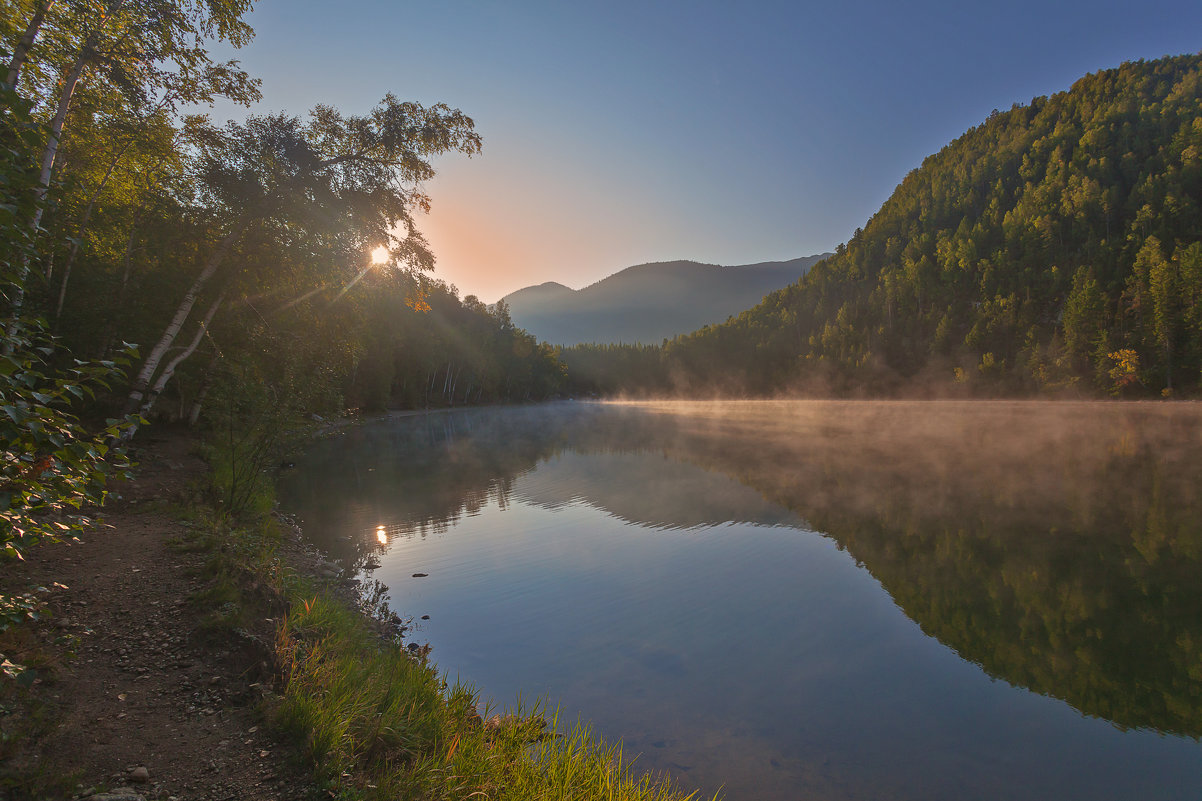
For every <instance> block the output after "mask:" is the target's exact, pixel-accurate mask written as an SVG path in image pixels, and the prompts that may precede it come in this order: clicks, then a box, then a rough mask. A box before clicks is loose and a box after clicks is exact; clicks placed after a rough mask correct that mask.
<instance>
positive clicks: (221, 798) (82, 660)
mask: <svg viewBox="0 0 1202 801" xmlns="http://www.w3.org/2000/svg"><path fill="white" fill-rule="evenodd" d="M138 445H139V448H140V451H139V453H137V454H136V458H137V460H138V461H139V462H140V466H139V467H138V469H137V471H136V472H137V478H136V479H135V480H134V481H133V482H131V483H130V484H128V485H125V486H123V487H120V488H118V491H119V492H120V494H121V496H122V497H121V498H120V499H119V500H116V501H115V502H113V503H112V504H111V505H110V506H108V507H106V509H105V520H104V525H103V527H101V528H98V529H97V530H94V531H91V532H89V533H88V534H87V535H86V536H84V537H83V540H84V542H83V543H82V544H70V545H51V546H45V547H42V548H38V549H35V550H34V552H32V553H31V554H30V555H29V558H28V559H27V561H26V562H25V563H23V564H20V565H15V566H8V567H6V568H5V572H4V575H3V576H0V586H2V587H3V588H4V589H6V590H10V591H11V590H19V589H23V588H24V587H26V586H28V585H31V584H35V585H36V584H41V585H45V586H50V585H51V583H52V582H59V583H61V584H63V585H66V588H65V589H58V588H56V589H54V590H53V592H52V593H51V595H50V602H51V609H52V611H53V618H52V620H51V621H50V623H49V625H47V626H44V627H43V628H42V630H41V631H40V632H39V636H40V639H41V641H42V644H43V647H44V648H47V649H49V653H50V655H51V657H52V664H51V665H50V666H49V668H48V669H43V670H41V671H39V675H40V676H44V677H45V678H43V679H41V680H39V682H38V684H37V685H35V688H34V693H35V695H36V697H37V698H38V700H39V702H40V703H44V707H43V709H42V713H43V714H41V716H40V719H41V721H42V722H41V723H39V722H38V719H35V717H34V716H31V715H30V714H29V710H28V709H26V710H24V711H21V710H10V711H9V712H8V714H7V715H6V717H7V718H8V720H5V721H3V728H4V730H5V732H11V731H16V730H20V729H25V728H28V727H29V726H31V725H34V726H35V728H38V729H40V731H39V732H38V734H37V735H36V736H31V737H26V738H25V739H24V740H23V741H21V747H20V748H19V750H18V751H17V753H15V754H13V755H11V756H10V758H9V759H8V760H6V761H5V762H0V778H4V779H6V780H7V784H8V787H7V788H5V787H4V786H2V785H0V798H9V799H13V801H25V799H33V798H36V799H38V800H39V801H40V800H41V799H45V798H64V799H67V798H78V797H83V796H87V795H89V794H91V795H92V797H93V798H95V799H115V798H121V799H129V800H130V801H132V799H135V798H138V797H141V798H144V799H169V798H174V799H179V801H226V799H231V800H232V799H239V801H244V800H245V801H255V800H256V799H300V798H305V797H307V796H311V795H312V794H313V790H312V788H311V787H310V786H309V784H308V782H307V780H306V777H305V772H304V771H303V770H302V769H301V767H300V766H299V761H298V760H297V759H296V758H295V755H293V754H291V753H289V752H288V750H287V749H286V748H285V747H283V746H281V745H280V744H279V743H277V742H275V741H273V740H272V739H271V737H270V736H269V735H268V734H267V733H266V732H265V731H264V728H263V727H262V721H261V719H260V716H259V714H258V713H257V712H256V705H257V703H258V702H259V700H260V699H261V698H262V693H263V691H264V688H266V687H267V685H268V683H269V682H270V669H269V668H268V665H267V659H268V658H269V657H268V655H267V651H266V650H265V649H264V647H263V646H262V645H257V644H256V638H257V639H258V641H259V642H260V643H264V642H269V641H270V640H269V638H270V636H271V632H272V630H273V628H274V624H273V622H272V621H271V620H270V619H269V618H266V617H259V618H258V619H256V620H255V621H253V622H251V623H250V624H248V626H247V629H248V631H246V632H245V633H242V634H238V635H235V636H230V635H228V634H224V635H219V636H214V635H213V634H210V633H206V632H205V631H204V630H203V629H202V628H201V627H200V620H201V618H202V616H203V615H204V614H205V613H206V612H207V611H209V610H204V609H198V608H196V605H194V604H190V603H188V602H187V598H188V596H189V595H190V594H191V593H193V592H194V591H196V590H197V589H199V588H201V587H202V586H203V584H204V583H205V581H206V580H205V578H204V577H203V571H202V569H203V564H204V561H205V558H206V557H205V555H204V554H203V553H200V552H190V551H188V550H186V549H181V548H179V547H178V546H173V545H172V544H171V543H172V542H173V541H179V540H180V539H182V538H185V537H186V535H187V533H188V528H187V524H185V523H183V522H181V521H180V520H178V519H177V518H176V517H175V516H174V515H173V514H171V512H170V511H169V509H168V508H167V505H168V504H169V503H171V502H173V501H177V500H180V499H181V497H183V496H184V495H185V494H186V493H188V492H189V491H190V490H189V487H190V486H192V485H193V484H194V482H196V481H198V480H200V478H201V477H202V476H203V474H204V470H205V466H204V463H203V462H202V461H201V460H200V459H199V458H198V457H196V456H195V455H193V454H192V453H191V452H190V447H191V445H190V442H189V440H188V439H187V438H185V437H182V436H176V435H171V434H169V433H168V434H164V433H163V432H158V431H156V432H147V433H146V435H145V439H140V440H139V442H138ZM266 614H270V612H267V613H266ZM63 635H66V637H65V638H64V637H63ZM56 638H57V639H66V640H67V642H65V643H60V644H54V643H53V640H54V639H56ZM72 642H73V644H72ZM69 649H70V650H74V656H73V657H72V656H70V654H69V653H68V650H69ZM260 682H262V683H260ZM0 712H3V710H0ZM22 716H24V717H25V718H26V719H22ZM18 777H20V778H18ZM50 777H69V778H67V779H66V781H65V782H63V783H62V784H61V785H60V786H59V787H57V788H55V787H54V786H53V784H50V785H46V784H43V782H45V781H46V780H47V779H48V778H50ZM39 784H41V785H42V786H43V788H45V787H46V786H49V787H51V789H50V790H46V789H42V790H41V791H40V792H37V794H36V795H33V794H31V792H30V790H31V788H32V787H35V786H37V785H39ZM120 788H125V789H124V790H122V789H120Z"/></svg>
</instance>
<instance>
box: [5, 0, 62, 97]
mask: <svg viewBox="0 0 1202 801" xmlns="http://www.w3.org/2000/svg"><path fill="white" fill-rule="evenodd" d="M52 5H54V0H44V2H42V3H39V4H38V5H37V7H36V8H35V9H34V12H33V18H32V19H31V20H29V25H28V26H27V27H26V28H25V35H24V36H22V37H21V41H19V42H17V46H16V47H15V48H13V57H12V60H10V61H9V62H8V76H7V77H6V78H5V79H4V84H5V86H7V87H8V88H10V89H16V88H17V82H18V81H20V80H21V67H23V66H25V59H26V58H28V57H29V49H30V48H31V47H33V40H34V39H36V38H37V36H38V30H39V29H40V28H41V27H42V22H43V20H45V19H46V12H47V11H49V10H50V7H51V6H52Z"/></svg>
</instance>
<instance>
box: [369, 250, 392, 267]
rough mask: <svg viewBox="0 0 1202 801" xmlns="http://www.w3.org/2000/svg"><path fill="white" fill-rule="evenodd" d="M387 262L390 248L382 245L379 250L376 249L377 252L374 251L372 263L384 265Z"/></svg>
mask: <svg viewBox="0 0 1202 801" xmlns="http://www.w3.org/2000/svg"><path fill="white" fill-rule="evenodd" d="M386 261H388V248H386V247H384V246H383V245H380V246H379V247H378V248H376V249H375V250H373V251H372V252H371V263H372V264H383V263H384V262H386Z"/></svg>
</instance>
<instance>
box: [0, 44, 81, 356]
mask: <svg viewBox="0 0 1202 801" xmlns="http://www.w3.org/2000/svg"><path fill="white" fill-rule="evenodd" d="M90 52H91V39H89V40H88V42H85V43H84V46H83V49H82V50H81V51H80V54H79V58H77V59H76V60H75V63H74V64H72V65H71V71H70V72H69V73H68V74H67V78H66V81H65V82H64V83H63V92H62V95H60V96H59V99H58V111H57V112H56V113H55V115H54V121H53V122H52V123H51V124H50V138H49V139H48V140H47V142H46V150H45V152H44V153H43V154H42V174H41V177H40V179H39V182H38V187H37V189H35V190H34V194H35V195H36V196H37V199H38V203H37V205H36V207H35V208H34V212H33V217H31V218H30V220H29V230H30V231H31V232H32V234H33V235H34V236H35V237H36V236H37V232H38V228H39V227H40V226H41V224H42V214H43V213H45V211H46V203H45V199H46V193H47V192H48V191H49V190H50V176H51V175H52V174H53V172H54V157H55V154H57V153H58V141H59V138H60V137H61V136H62V132H63V123H64V122H65V121H66V119H67V109H68V108H69V107H70V105H71V96H72V95H73V94H74V93H75V86H76V84H78V83H79V79H80V78H81V77H82V76H83V71H84V67H86V66H87V63H88V62H87V57H88V55H89V54H90ZM28 277H29V255H28V254H26V255H25V256H24V257H22V258H21V260H20V266H19V267H18V268H17V281H16V287H15V288H14V289H13V294H12V318H11V319H10V320H9V321H8V339H9V341H10V342H11V341H12V340H14V339H15V338H16V336H17V334H18V333H19V331H20V322H18V321H19V319H20V317H21V311H22V309H23V308H24V307H25V281H26V279H27V278H28ZM9 352H11V351H10V348H9V346H8V345H5V353H9Z"/></svg>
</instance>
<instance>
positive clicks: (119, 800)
mask: <svg viewBox="0 0 1202 801" xmlns="http://www.w3.org/2000/svg"><path fill="white" fill-rule="evenodd" d="M87 801H146V797H145V796H143V795H142V794H141V793H137V792H135V791H134V790H133V789H132V788H130V787H118V788H117V789H115V790H109V791H108V792H107V793H99V794H98V795H92V796H88V799H87Z"/></svg>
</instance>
